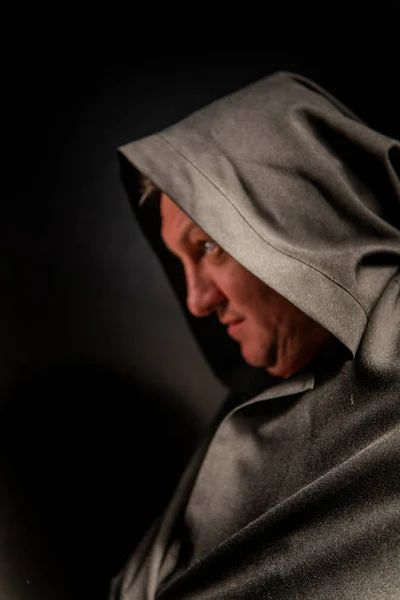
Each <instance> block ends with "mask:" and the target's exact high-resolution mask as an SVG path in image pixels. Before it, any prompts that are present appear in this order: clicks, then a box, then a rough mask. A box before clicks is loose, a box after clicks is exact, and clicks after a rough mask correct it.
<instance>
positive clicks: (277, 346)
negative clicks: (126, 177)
mask: <svg viewBox="0 0 400 600" xmlns="http://www.w3.org/2000/svg"><path fill="white" fill-rule="evenodd" d="M161 222H162V226H161V236H162V239H163V241H164V243H165V245H166V246H167V248H169V250H170V251H171V252H173V253H174V254H175V255H176V256H177V257H178V258H179V259H180V260H181V262H182V264H183V267H184V270H185V276H186V286H187V305H188V308H189V310H190V312H191V313H192V314H193V315H194V316H196V317H204V316H207V315H209V314H211V313H212V312H215V313H216V315H217V317H218V319H219V320H220V322H221V323H222V324H223V325H225V326H226V327H227V332H228V334H229V335H230V336H231V337H232V338H233V339H234V340H236V341H237V342H238V343H239V344H240V349H241V354H242V356H243V358H244V360H245V361H246V362H247V363H249V364H250V365H253V366H255V367H264V368H265V369H266V370H267V371H268V372H269V373H271V374H272V375H276V376H279V377H284V378H287V377H290V376H291V375H292V374H293V373H295V372H296V371H298V370H299V369H301V368H302V367H303V366H305V365H306V364H307V363H308V362H309V361H310V360H311V359H312V358H313V357H314V356H315V354H316V352H317V351H318V349H319V347H320V346H321V344H322V343H323V341H324V340H325V339H326V338H327V337H328V335H329V334H328V332H327V331H326V330H325V329H324V328H323V327H322V326H321V325H319V324H318V323H316V322H315V321H313V320H312V319H311V318H310V317H308V316H307V315H305V314H304V313H303V312H301V311H300V310H299V309H298V308H296V307H295V306H294V305H293V304H291V303H290V302H289V301H288V300H286V299H285V298H283V297H282V296H281V295H280V294H278V293H277V292H275V291H274V290H273V289H272V288H270V287H269V286H268V285H266V284H265V283H264V282H262V281H261V280H260V279H258V278H257V277H256V276H255V275H253V274H252V273H250V272H249V271H248V270H247V269H245V268H244V267H243V266H242V265H241V264H240V263H239V262H237V260H235V259H234V258H233V257H232V256H230V255H229V254H228V253H227V252H225V251H224V250H222V248H221V247H220V246H218V245H217V244H216V243H215V242H214V241H213V240H212V239H211V238H210V237H209V236H208V235H207V234H206V233H205V232H204V231H203V230H202V229H201V228H200V227H199V226H198V225H196V223H194V222H193V221H192V220H191V219H190V217H188V216H187V215H186V214H185V213H184V212H183V211H182V210H181V209H180V208H179V207H178V206H177V205H176V204H175V203H174V202H173V201H172V200H171V199H170V198H169V197H168V196H167V195H166V194H164V193H162V194H161Z"/></svg>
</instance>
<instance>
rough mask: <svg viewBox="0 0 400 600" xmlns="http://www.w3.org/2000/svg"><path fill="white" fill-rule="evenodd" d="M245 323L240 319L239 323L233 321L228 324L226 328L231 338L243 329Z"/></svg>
mask: <svg viewBox="0 0 400 600" xmlns="http://www.w3.org/2000/svg"><path fill="white" fill-rule="evenodd" d="M243 321H244V319H238V320H237V321H231V322H230V323H228V324H227V328H226V330H227V332H228V334H229V335H231V336H232V335H234V334H235V333H236V332H237V331H238V330H239V328H240V327H241V325H242V323H243Z"/></svg>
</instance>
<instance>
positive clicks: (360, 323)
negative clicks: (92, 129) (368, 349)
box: [118, 72, 400, 387]
mask: <svg viewBox="0 0 400 600" xmlns="http://www.w3.org/2000/svg"><path fill="white" fill-rule="evenodd" d="M118 150H119V157H120V164H121V173H122V178H123V181H124V184H125V186H126V189H127V191H128V193H129V197H130V200H131V203H132V207H133V208H134V211H135V214H136V215H137V217H138V219H139V222H140V223H141V225H142V228H143V230H144V231H145V233H146V235H147V237H148V239H149V240H150V242H151V244H152V246H153V248H154V249H155V251H156V253H157V254H158V256H159V257H160V260H161V262H162V264H163V266H164V268H165V270H166V272H167V274H168V276H169V278H170V281H171V283H172V285H173V286H174V288H175V290H176V292H177V294H178V298H179V300H180V302H181V305H182V308H183V310H184V311H185V314H186V317H187V318H188V320H189V324H190V327H191V329H192V331H193V333H194V335H195V336H196V338H197V339H198V342H199V343H200V346H201V348H202V350H203V352H204V353H205V355H206V358H207V359H208V360H209V362H210V364H211V367H212V368H213V370H214V372H215V373H216V374H217V376H219V377H220V378H221V379H222V380H223V381H224V383H228V385H231V387H232V381H229V377H230V376H233V375H232V374H233V373H238V372H240V369H241V368H242V367H243V364H241V359H240V353H239V351H238V347H237V344H236V343H234V342H232V341H231V340H228V339H227V338H228V336H227V335H226V333H225V332H224V331H223V329H222V327H221V326H219V328H218V325H217V323H216V322H215V319H214V320H213V318H212V317H210V318H207V319H200V320H198V319H194V318H192V317H191V316H190V314H189V313H188V311H187V310H186V309H185V286H184V280H183V273H182V270H180V268H179V266H178V265H177V264H176V263H177V261H176V259H174V258H173V257H171V256H169V253H167V252H165V251H164V250H163V247H162V243H161V240H160V233H159V232H160V219H159V215H158V211H159V207H158V206H157V202H156V201H155V200H154V199H149V200H146V201H145V202H144V203H143V206H140V207H139V198H140V193H139V191H138V184H137V177H138V172H142V173H144V174H145V175H147V176H148V177H150V178H151V179H152V180H153V181H154V183H155V184H156V185H157V186H158V187H159V188H160V189H161V190H163V191H164V192H165V193H166V194H168V195H169V196H170V197H171V198H172V199H173V200H174V201H175V202H176V203H177V204H178V205H179V206H180V207H181V209H182V210H183V211H185V212H186V213H187V214H188V215H189V216H190V217H191V218H192V219H193V220H194V221H195V222H196V223H197V224H198V225H199V226H200V227H201V228H202V229H204V231H206V232H207V234H208V235H210V236H211V237H212V238H213V239H214V240H215V241H216V242H217V243H218V244H219V245H220V246H221V247H222V248H223V249H224V250H226V251H227V252H228V253H229V254H231V255H232V256H233V257H234V258H235V259H236V260H238V261H239V262H240V263H241V264H242V265H243V266H244V267H246V268H247V269H248V270H249V271H251V272H252V273H253V274H254V275H256V276H257V277H258V278H259V279H261V280H262V281H264V282H265V283H266V284H267V285H269V286H270V287H271V288H273V289H275V290H276V291H277V292H279V293H280V294H281V295H282V296H284V297H285V298H287V299H288V300H289V301H290V302H292V303H293V304H294V305H296V306H297V307H298V308H299V309H300V310H302V311H303V312H304V313H306V314H307V315H309V316H310V317H311V318H312V319H314V320H315V321H317V322H318V323H320V324H321V325H322V326H323V327H325V328H326V329H327V330H329V331H330V332H331V333H332V334H333V335H334V336H335V338H336V339H337V340H338V341H339V342H340V344H341V345H343V346H344V347H345V348H347V350H348V351H349V353H351V355H352V356H354V355H355V354H356V352H357V348H358V346H359V343H360V340H361V338H362V336H363V333H364V330H365V328H366V325H367V321H368V317H369V315H370V313H371V311H372V309H373V307H374V305H375V303H376V301H377V299H378V298H379V296H380V294H381V293H382V291H383V289H384V287H385V286H386V284H387V282H388V280H389V279H390V278H391V276H392V275H393V273H394V272H395V271H397V270H398V268H399V265H400V182H399V176H400V144H399V143H398V142H397V141H396V140H393V139H391V138H389V137H387V136H385V135H382V134H381V133H379V132H376V131H374V130H372V129H371V128H369V127H368V126H367V125H366V124H365V123H363V122H362V121H361V120H360V119H359V118H358V117H357V116H355V115H354V114H353V113H352V112H351V111H350V110H348V109H347V108H346V107H345V106H344V105H343V104H341V103H340V102H339V101H338V100H336V99H335V98H334V97H333V96H332V95H330V94H329V93H328V92H326V91H325V90H324V89H322V88H321V87H320V86H318V85H317V84H315V83H314V82H312V81H310V80H308V79H306V78H305V77H302V76H300V75H296V74H292V73H283V72H282V73H276V74H274V75H271V76H269V77H266V78H263V79H261V80H260V81H257V82H256V83H253V84H251V85H248V86H247V87H245V88H243V89H241V90H239V91H237V92H234V93H233V94H230V95H228V96H226V97H223V98H221V99H219V100H216V101H215V102H213V103H212V104H209V105H208V106H206V107H204V108H202V109H200V110H198V111H196V112H195V113H193V114H191V115H190V116H188V117H186V118H185V119H183V120H182V121H180V122H179V123H176V124H174V125H172V126H170V127H168V128H166V129H164V130H163V131H161V132H158V133H155V134H153V135H150V136H147V137H145V138H142V139H139V140H136V141H134V142H132V143H130V144H126V145H123V146H121V147H120V148H119V149H118ZM256 371H257V372H259V370H258V369H257V370H256ZM229 374H230V375H229ZM264 376H265V373H264Z"/></svg>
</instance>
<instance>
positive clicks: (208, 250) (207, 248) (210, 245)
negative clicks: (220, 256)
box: [202, 241, 220, 254]
mask: <svg viewBox="0 0 400 600" xmlns="http://www.w3.org/2000/svg"><path fill="white" fill-rule="evenodd" d="M202 247H203V250H204V254H213V252H215V251H216V250H219V249H220V248H219V246H218V244H217V243H216V242H212V241H206V242H202Z"/></svg>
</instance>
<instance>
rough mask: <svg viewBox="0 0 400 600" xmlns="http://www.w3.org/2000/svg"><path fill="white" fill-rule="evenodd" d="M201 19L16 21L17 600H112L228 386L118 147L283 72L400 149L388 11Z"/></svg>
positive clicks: (8, 371) (5, 414) (9, 528)
mask: <svg viewBox="0 0 400 600" xmlns="http://www.w3.org/2000/svg"><path fill="white" fill-rule="evenodd" d="M189 8H190V10H193V13H188V12H181V13H180V14H179V15H177V16H176V17H175V16H172V15H171V13H168V14H167V15H164V14H163V13H160V12H158V9H157V11H156V9H155V7H154V11H149V13H150V14H147V15H141V16H139V15H137V14H136V15H134V16H129V15H128V14H125V13H122V12H121V13H120V12H118V9H117V7H114V8H113V10H112V11H111V13H110V15H102V16H103V20H102V21H101V25H99V22H98V20H97V17H98V14H93V15H91V17H92V18H90V19H89V20H88V21H87V24H86V21H85V25H84V24H83V22H82V20H81V15H80V14H78V13H76V14H74V15H73V18H72V20H71V21H72V22H71V23H70V19H68V17H71V14H70V15H67V14H61V13H60V14H58V15H55V14H54V15H51V14H49V13H46V15H43V20H46V19H47V20H49V22H50V26H45V25H44V24H43V23H44V21H43V22H41V19H40V15H38V14H35V15H34V16H35V20H34V21H33V20H32V21H31V20H30V19H31V15H28V14H27V13H24V15H23V19H21V18H19V20H17V21H16V22H13V23H9V27H8V26H7V23H6V21H5V25H4V29H5V32H6V33H7V29H9V31H8V34H9V36H8V38H7V40H6V42H5V43H4V51H3V65H2V90H3V91H2V96H3V98H2V106H3V108H2V125H3V127H2V129H3V143H2V166H3V175H2V178H3V186H2V188H3V192H2V200H1V209H2V217H1V219H0V233H1V238H0V241H1V263H0V285H1V291H2V293H1V298H0V331H1V338H0V339H1V346H0V390H1V403H0V407H1V419H0V428H1V432H0V448H1V454H0V467H1V471H0V475H1V480H0V485H1V491H0V565H1V570H0V599H1V600H3V598H4V600H25V599H29V600H30V599H33V598H34V599H36V598H37V599H39V598H40V599H41V600H47V598H49V599H50V598H68V599H72V598H74V599H80V598H82V599H83V598H85V599H86V600H87V599H88V598H96V599H98V600H101V599H102V598H103V599H105V598H106V597H107V591H108V585H109V579H110V577H111V576H112V575H113V574H115V573H116V572H117V571H118V569H119V568H120V567H121V566H122V564H123V563H124V561H125V560H126V558H127V556H128V554H129V552H130V551H131V550H132V549H133V546H134V543H135V541H136V540H137V538H138V537H139V536H140V535H141V533H142V532H143V530H144V529H145V528H146V527H147V526H148V524H149V523H150V522H151V520H152V518H153V517H154V516H155V515H156V514H157V513H158V512H159V511H160V510H161V509H162V507H163V506H164V505H165V502H166V501H167V499H168V497H169V495H170V494H171V492H172V489H173V487H174V484H175V482H176V480H177V478H178V476H179V473H180V472H181V470H182V468H183V466H184V465H185V463H186V461H187V460H188V457H189V456H190V454H191V452H192V451H193V448H194V447H195V444H196V442H197V440H198V439H199V437H200V436H201V433H202V432H203V430H204V428H205V426H206V424H207V423H208V422H209V421H210V419H211V418H212V416H213V415H214V413H215V412H216V410H217V409H218V406H219V405H220V403H221V400H222V398H223V397H224V395H225V392H226V390H225V389H224V388H223V386H222V385H221V384H220V383H219V382H218V381H217V380H216V379H215V378H214V376H213V375H212V373H211V372H210V371H209V369H208V366H207V364H206V362H205V360H204V358H203V357H202V356H201V355H200V353H199V351H198V349H197V348H196V345H195V344H194V342H193V340H192V339H191V337H190V335H189V332H188V329H187V326H186V323H185V322H184V319H183V317H182V316H181V314H180V312H179V309H178V305H177V302H176V300H175V298H174V296H173V294H172V292H171V291H170V289H169V286H168V284H167V282H166V279H165V277H164V275H163V273H162V272H161V268H160V267H159V265H158V264H157V262H156V260H155V258H154V256H153V255H152V253H151V251H150V250H149V247H148V244H147V242H146V241H145V240H144V238H143V235H142V234H141V232H140V231H139V229H138V227H137V225H136V223H135V222H134V220H133V218H132V215H131V212H130V207H129V204H128V200H127V197H126V195H125V192H124V189H123V187H122V185H121V183H120V180H119V172H118V163H117V160H116V148H117V146H119V145H122V144H125V143H127V142H129V141H131V140H133V139H136V138H139V137H141V136H144V135H147V134H150V133H152V132H154V131H156V130H157V129H160V128H163V127H165V126H167V125H169V124H171V123H173V122H174V121H177V120H179V119H180V118H182V117H184V116H185V115H187V114H189V113H190V112H192V111H193V110H195V109H197V108H200V107H201V106H203V105H205V104H207V103H208V102H210V101H212V100H214V99H216V98H218V97H220V96H222V95H224V94H226V93H229V92H231V91H233V90H235V89H237V88H239V87H241V86H243V85H245V84H247V83H250V82H251V81H254V80H256V79H258V78H260V77H262V76H264V75H268V74H269V73H272V72H273V71H275V70H280V69H283V70H290V71H297V72H299V73H301V74H303V75H307V76H309V77H311V78H313V79H315V80H316V81H317V82H318V83H320V84H321V85H323V86H324V87H326V88H327V89H328V90H329V91H331V92H332V93H334V94H335V95H337V96H338V97H339V99H340V100H342V101H343V102H344V103H346V104H348V106H349V107H350V108H351V109H352V110H353V111H354V112H356V114H358V115H359V116H360V117H361V118H363V119H364V120H365V121H367V122H368V123H369V124H370V125H371V126H372V127H374V128H376V129H378V130H379V131H381V132H383V133H385V134H387V135H389V136H392V137H397V138H400V120H399V118H398V106H399V101H400V89H399V85H398V66H397V60H396V56H397V50H396V46H397V44H396V36H395V35H394V32H393V23H394V19H395V17H394V14H391V12H390V11H389V9H388V8H387V6H386V5H382V6H381V7H379V8H380V9H379V12H376V9H374V10H373V9H372V8H371V9H370V11H369V12H368V10H367V9H366V8H365V7H363V9H362V10H359V9H358V8H355V9H354V12H353V13H352V14H350V12H349V7H348V6H347V7H346V10H341V9H339V7H338V6H336V7H335V8H332V7H330V8H329V7H325V6H322V5H321V7H320V9H319V10H318V11H315V10H314V11H311V10H310V12H309V14H304V12H302V11H301V10H299V11H298V13H296V14H295V13H293V10H292V9H291V8H290V7H289V6H288V5H285V6H282V7H281V11H280V13H279V14H278V11H275V14H272V12H271V11H270V10H268V6H267V7H265V6H264V9H263V12H261V10H260V9H255V8H254V7H253V8H250V7H249V8H248V10H247V9H246V11H245V10H244V9H245V8H246V7H243V6H242V7H241V13H240V14H237V13H235V12H234V8H233V6H232V7H231V9H230V13H229V14H228V15H225V17H224V16H222V17H221V18H218V19H217V17H216V15H215V14H214V11H215V10H216V9H215V7H213V8H209V7H207V8H206V7H205V6H203V5H199V6H197V7H196V11H194V9H193V7H186V10H187V11H188V10H189ZM155 13H157V18H155ZM289 15H290V17H291V18H290V19H289ZM104 16H105V17H107V18H106V19H104ZM108 16H109V17H110V18H109V19H108ZM32 18H33V15H32ZM182 19H183V20H182ZM37 20H39V22H40V24H39V25H40V26H39V25H38V23H37ZM114 22H115V23H116V26H114ZM12 25H13V26H12ZM10 28H11V29H10Z"/></svg>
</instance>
